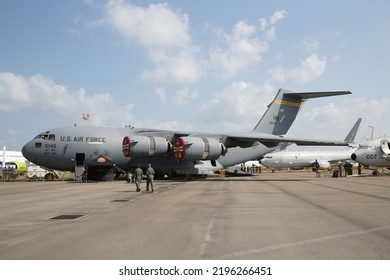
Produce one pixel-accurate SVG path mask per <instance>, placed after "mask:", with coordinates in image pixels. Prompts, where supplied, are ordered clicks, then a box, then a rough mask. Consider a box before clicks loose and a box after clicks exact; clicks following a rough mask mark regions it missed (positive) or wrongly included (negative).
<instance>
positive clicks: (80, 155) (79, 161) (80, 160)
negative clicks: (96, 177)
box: [76, 153, 85, 165]
mask: <svg viewBox="0 0 390 280" xmlns="http://www.w3.org/2000/svg"><path fill="white" fill-rule="evenodd" d="M84 161H85V154H84V153H76V165H84Z"/></svg>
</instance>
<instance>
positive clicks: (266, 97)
mask: <svg viewBox="0 0 390 280" xmlns="http://www.w3.org/2000/svg"><path fill="white" fill-rule="evenodd" d="M275 93H276V90H275V89H274V87H273V86H272V85H270V84H268V83H265V84H264V85H263V86H262V87H260V88H259V87H257V86H255V85H253V84H251V83H246V82H237V83H232V85H231V86H230V87H228V88H225V89H223V90H222V91H220V92H218V93H216V94H215V95H214V96H213V98H212V99H211V100H210V101H208V102H207V103H205V104H203V105H202V106H201V107H200V109H199V110H198V118H199V119H200V120H201V121H202V122H204V123H207V124H218V126H219V127H222V128H223V129H228V130H235V131H246V130H250V129H252V128H253V127H254V126H255V125H256V123H257V122H258V120H259V119H260V117H261V115H262V113H263V112H265V110H266V108H267V105H268V104H269V102H270V101H271V100H272V98H273V96H274V94H275Z"/></svg>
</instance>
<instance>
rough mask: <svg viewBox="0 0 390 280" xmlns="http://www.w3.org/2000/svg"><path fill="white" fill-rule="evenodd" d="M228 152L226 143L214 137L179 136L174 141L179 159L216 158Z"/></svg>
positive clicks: (174, 150) (175, 152) (176, 155)
mask: <svg viewBox="0 0 390 280" xmlns="http://www.w3.org/2000/svg"><path fill="white" fill-rule="evenodd" d="M226 152H227V148H226V147H225V145H223V144H222V143H221V142H219V141H218V140H217V139H214V138H203V137H178V138H176V139H175V140H174V142H173V153H174V154H175V157H176V159H177V160H215V159H217V158H219V157H220V156H221V155H225V154H226Z"/></svg>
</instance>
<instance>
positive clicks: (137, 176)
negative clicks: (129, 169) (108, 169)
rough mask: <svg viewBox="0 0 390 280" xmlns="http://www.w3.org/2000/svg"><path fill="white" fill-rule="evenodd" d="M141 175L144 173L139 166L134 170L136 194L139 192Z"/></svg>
mask: <svg viewBox="0 0 390 280" xmlns="http://www.w3.org/2000/svg"><path fill="white" fill-rule="evenodd" d="M143 174H144V173H143V171H142V169H141V167H139V166H138V167H137V168H136V169H135V170H134V179H135V186H136V187H137V192H140V191H141V189H140V185H141V181H142V175H143Z"/></svg>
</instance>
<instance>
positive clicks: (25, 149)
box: [22, 142, 32, 161]
mask: <svg viewBox="0 0 390 280" xmlns="http://www.w3.org/2000/svg"><path fill="white" fill-rule="evenodd" d="M31 147H32V143H31V142H28V143H27V144H25V145H24V146H23V148H22V154H23V156H24V157H25V158H26V159H28V160H29V161H32V160H31V159H32V149H31Z"/></svg>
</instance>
